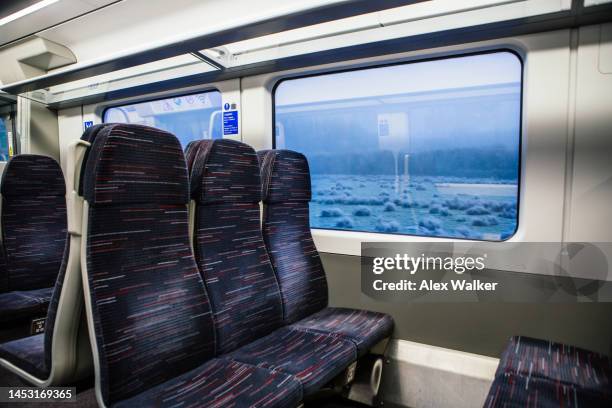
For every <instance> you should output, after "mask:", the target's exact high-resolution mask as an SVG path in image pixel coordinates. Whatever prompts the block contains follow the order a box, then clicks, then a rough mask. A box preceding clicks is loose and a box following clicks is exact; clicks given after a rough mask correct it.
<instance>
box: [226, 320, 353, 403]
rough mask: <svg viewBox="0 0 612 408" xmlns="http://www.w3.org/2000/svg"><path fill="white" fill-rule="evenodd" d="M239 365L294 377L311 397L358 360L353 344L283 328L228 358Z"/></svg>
mask: <svg viewBox="0 0 612 408" xmlns="http://www.w3.org/2000/svg"><path fill="white" fill-rule="evenodd" d="M227 357H228V358H231V359H233V360H236V361H240V362H243V363H248V364H252V365H256V366H258V367H262V368H266V369H269V370H272V371H274V372H277V371H279V372H283V373H287V374H291V375H292V376H294V377H295V378H297V379H298V380H299V381H300V382H301V383H302V387H303V388H302V389H303V392H304V395H306V396H307V395H311V394H313V393H314V392H315V391H318V390H319V389H321V388H322V387H323V386H324V385H326V384H327V383H329V382H330V381H331V380H333V379H334V378H335V377H336V376H338V375H339V374H341V373H342V372H343V371H344V369H346V368H347V367H348V366H349V365H350V364H351V363H352V362H354V361H355V360H357V352H356V349H355V346H354V345H353V344H351V343H350V342H348V341H346V340H344V339H341V338H337V337H334V336H329V335H326V334H323V333H310V332H306V331H302V330H296V329H292V328H289V327H283V328H281V329H278V330H276V331H275V332H274V333H272V334H270V335H268V336H266V337H264V338H261V339H259V340H256V341H254V342H252V343H250V344H247V345H246V346H243V347H241V348H240V349H238V350H236V351H234V352H232V353H230V354H228V355H227Z"/></svg>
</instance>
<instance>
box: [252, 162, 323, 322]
mask: <svg viewBox="0 0 612 408" xmlns="http://www.w3.org/2000/svg"><path fill="white" fill-rule="evenodd" d="M259 160H260V163H261V175H262V179H263V180H264V182H263V192H262V196H263V203H264V204H263V208H264V210H263V235H264V239H265V243H266V247H267V250H268V253H269V255H270V259H271V260H272V265H273V267H274V270H275V271H276V275H277V277H278V281H279V285H280V288H281V293H282V297H283V310H284V322H285V324H289V323H293V322H296V321H298V320H300V319H303V318H305V317H307V316H309V315H311V314H312V313H315V312H318V311H319V310H321V309H323V308H324V307H325V306H327V280H326V279H325V271H324V270H323V265H322V263H321V259H320V258H319V252H318V251H317V248H316V247H315V245H314V242H313V240H312V235H311V233H310V221H309V214H308V211H309V209H308V205H309V204H308V203H309V200H310V175H309V174H310V173H309V169H308V161H307V160H306V158H305V157H304V156H303V155H302V154H299V153H295V152H292V151H289V150H267V151H263V152H259Z"/></svg>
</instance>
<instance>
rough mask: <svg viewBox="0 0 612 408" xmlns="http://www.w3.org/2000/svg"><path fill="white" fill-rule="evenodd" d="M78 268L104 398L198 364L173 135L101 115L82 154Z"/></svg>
mask: <svg viewBox="0 0 612 408" xmlns="http://www.w3.org/2000/svg"><path fill="white" fill-rule="evenodd" d="M86 166H87V170H86V173H85V184H84V193H85V197H87V199H88V201H89V203H90V208H89V222H88V226H87V229H88V230H87V235H86V237H85V238H86V257H87V276H88V285H89V291H90V296H91V306H92V314H93V319H94V327H95V338H96V343H97V347H98V353H99V355H98V357H99V361H100V382H101V391H102V396H103V399H104V401H105V402H106V404H112V403H115V402H118V401H120V400H123V399H127V398H130V397H133V396H135V395H138V394H140V393H142V392H144V391H146V390H148V389H150V388H153V387H155V386H157V385H159V384H163V383H165V382H167V381H170V380H172V379H174V378H175V377H178V376H180V375H182V374H184V373H186V372H188V371H190V370H193V369H195V368H196V367H198V366H200V365H201V364H203V363H204V362H205V361H206V360H208V359H209V358H211V357H212V356H213V355H214V352H215V341H214V330H213V326H212V324H213V322H212V316H211V312H210V306H209V302H208V298H207V295H206V292H205V290H204V285H203V283H202V279H201V277H200V274H199V272H198V269H197V266H196V264H195V261H194V259H193V255H192V252H191V248H190V245H189V234H188V215H187V207H186V204H187V200H188V184H187V169H186V165H185V160H184V157H183V152H182V150H181V146H180V144H179V142H178V140H177V139H176V137H174V136H173V135H171V134H169V133H167V132H163V131H160V130H156V129H151V128H148V127H144V126H139V125H111V126H107V127H105V128H104V129H103V130H102V131H101V132H100V133H99V134H98V135H97V137H96V138H95V141H94V144H93V146H92V148H91V153H90V155H89V158H88V160H87V163H86Z"/></svg>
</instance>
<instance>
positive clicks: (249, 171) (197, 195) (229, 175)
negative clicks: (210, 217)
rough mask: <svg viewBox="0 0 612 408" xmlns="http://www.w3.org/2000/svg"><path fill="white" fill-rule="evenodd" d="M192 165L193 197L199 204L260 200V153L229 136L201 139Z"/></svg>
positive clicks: (195, 147) (254, 201)
mask: <svg viewBox="0 0 612 408" xmlns="http://www.w3.org/2000/svg"><path fill="white" fill-rule="evenodd" d="M193 149H196V154H197V155H196V157H195V159H194V161H193V166H192V168H191V175H192V181H191V197H192V199H193V200H195V201H196V202H198V203H200V204H215V203H222V204H225V203H228V202H237V203H244V202H249V203H259V202H260V201H261V179H260V176H259V163H258V162H257V154H256V153H255V150H253V148H252V147H251V146H249V145H246V144H244V143H241V142H237V141H235V140H229V139H216V140H200V141H199V142H197V144H194V146H193Z"/></svg>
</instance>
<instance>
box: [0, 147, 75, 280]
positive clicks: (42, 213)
mask: <svg viewBox="0 0 612 408" xmlns="http://www.w3.org/2000/svg"><path fill="white" fill-rule="evenodd" d="M65 196H66V187H65V184H64V176H63V174H62V170H61V168H60V167H59V165H58V164H57V162H56V161H55V160H53V159H52V158H50V157H47V156H39V155H33V154H22V155H18V156H15V157H13V158H12V159H11V160H10V161H9V162H8V163H7V165H6V167H5V168H4V174H3V176H2V243H3V246H4V250H5V256H6V273H7V277H6V280H7V285H6V288H7V291H9V292H10V291H15V290H20V291H24V290H33V289H42V288H49V287H52V286H53V285H54V283H55V279H56V278H57V274H58V272H59V269H60V265H61V262H62V254H63V252H64V246H65V243H66V238H67V231H66V228H67V227H66V224H67V219H66V197H65Z"/></svg>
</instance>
